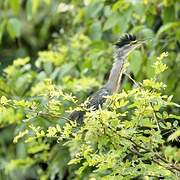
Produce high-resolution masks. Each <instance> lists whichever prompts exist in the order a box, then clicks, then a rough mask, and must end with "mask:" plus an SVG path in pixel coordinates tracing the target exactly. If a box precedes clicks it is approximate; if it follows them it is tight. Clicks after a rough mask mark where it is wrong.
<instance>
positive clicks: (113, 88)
mask: <svg viewBox="0 0 180 180" xmlns="http://www.w3.org/2000/svg"><path fill="white" fill-rule="evenodd" d="M126 56H127V54H126V53H123V52H122V51H121V50H120V49H115V53H114V63H113V66H112V69H111V72H110V75H109V79H108V82H107V84H106V87H107V88H108V90H109V91H110V93H114V92H117V91H118V89H119V87H120V81H121V77H122V71H123V65H124V62H125V59H126Z"/></svg>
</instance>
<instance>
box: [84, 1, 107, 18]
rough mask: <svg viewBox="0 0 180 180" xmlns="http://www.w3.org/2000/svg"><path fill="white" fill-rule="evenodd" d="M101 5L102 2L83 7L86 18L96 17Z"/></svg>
mask: <svg viewBox="0 0 180 180" xmlns="http://www.w3.org/2000/svg"><path fill="white" fill-rule="evenodd" d="M103 6H104V5H103V3H91V4H90V5H89V6H87V8H86V9H85V15H86V18H93V17H96V16H97V15H98V13H99V12H100V11H101V10H102V8H103Z"/></svg>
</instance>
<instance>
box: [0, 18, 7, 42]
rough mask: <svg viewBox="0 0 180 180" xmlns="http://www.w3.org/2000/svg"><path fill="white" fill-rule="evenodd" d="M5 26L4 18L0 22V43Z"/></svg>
mask: <svg viewBox="0 0 180 180" xmlns="http://www.w3.org/2000/svg"><path fill="white" fill-rule="evenodd" d="M5 26H6V20H4V21H2V22H1V23H0V43H1V41H2V37H3V33H4V29H5Z"/></svg>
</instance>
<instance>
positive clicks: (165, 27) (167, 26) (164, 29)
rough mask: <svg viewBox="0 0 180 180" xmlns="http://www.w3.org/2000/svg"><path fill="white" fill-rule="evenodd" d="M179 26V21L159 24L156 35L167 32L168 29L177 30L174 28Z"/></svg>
mask: <svg viewBox="0 0 180 180" xmlns="http://www.w3.org/2000/svg"><path fill="white" fill-rule="evenodd" d="M178 27H180V22H179V21H177V22H170V23H167V24H165V25H163V26H161V28H160V29H159V30H158V32H157V37H159V36H160V35H161V34H162V33H164V32H167V31H168V30H172V29H173V30H177V29H176V28H178Z"/></svg>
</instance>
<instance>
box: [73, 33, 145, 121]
mask: <svg viewBox="0 0 180 180" xmlns="http://www.w3.org/2000/svg"><path fill="white" fill-rule="evenodd" d="M143 42H144V41H143V40H136V36H134V35H130V34H126V35H125V36H123V37H121V38H120V39H119V41H118V42H117V43H115V44H114V63H113V66H112V69H111V72H110V75H109V79H108V81H107V83H106V84H105V85H104V86H103V87H102V88H101V89H99V90H98V91H97V92H95V93H94V94H92V95H91V96H90V97H89V98H88V101H87V104H86V107H87V108H91V109H93V110H97V109H98V108H99V106H102V104H103V103H104V102H105V100H106V96H107V95H112V94H113V93H115V92H117V91H118V90H119V87H120V81H121V77H122V73H123V65H124V63H125V61H126V59H127V56H128V54H129V53H130V52H131V51H132V50H133V49H135V48H137V47H139V46H140V45H141V44H142V43H143ZM84 114H85V112H84V111H73V112H72V113H71V114H70V116H69V119H70V120H75V121H77V122H83V117H84Z"/></svg>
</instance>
